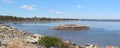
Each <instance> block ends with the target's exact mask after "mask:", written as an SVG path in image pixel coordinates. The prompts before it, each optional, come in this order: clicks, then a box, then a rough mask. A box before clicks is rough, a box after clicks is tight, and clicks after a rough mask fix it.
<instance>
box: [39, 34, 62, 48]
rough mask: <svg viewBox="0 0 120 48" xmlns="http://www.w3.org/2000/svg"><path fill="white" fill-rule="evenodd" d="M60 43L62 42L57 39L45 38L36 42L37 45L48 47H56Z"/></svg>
mask: <svg viewBox="0 0 120 48" xmlns="http://www.w3.org/2000/svg"><path fill="white" fill-rule="evenodd" d="M61 42H62V41H61V40H60V39H59V38H56V37H50V36H45V37H43V38H41V39H40V40H39V41H38V44H40V45H44V46H47V47H50V46H58V45H59V44H60V43H61Z"/></svg>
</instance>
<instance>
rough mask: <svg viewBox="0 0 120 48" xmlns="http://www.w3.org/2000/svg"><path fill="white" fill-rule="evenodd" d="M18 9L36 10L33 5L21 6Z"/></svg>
mask: <svg viewBox="0 0 120 48" xmlns="http://www.w3.org/2000/svg"><path fill="white" fill-rule="evenodd" d="M20 8H22V9H26V10H36V8H35V6H34V5H22V6H21V7H20Z"/></svg>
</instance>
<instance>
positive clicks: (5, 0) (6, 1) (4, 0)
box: [3, 0, 12, 3]
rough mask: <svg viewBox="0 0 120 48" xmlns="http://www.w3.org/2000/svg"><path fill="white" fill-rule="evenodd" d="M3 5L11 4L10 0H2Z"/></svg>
mask: <svg viewBox="0 0 120 48" xmlns="http://www.w3.org/2000/svg"><path fill="white" fill-rule="evenodd" d="M3 2H4V3H12V0H3Z"/></svg>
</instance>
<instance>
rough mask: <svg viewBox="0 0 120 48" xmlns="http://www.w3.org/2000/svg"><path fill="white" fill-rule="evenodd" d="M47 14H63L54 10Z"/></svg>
mask: <svg viewBox="0 0 120 48" xmlns="http://www.w3.org/2000/svg"><path fill="white" fill-rule="evenodd" d="M49 12H50V13H54V14H63V12H61V11H56V10H53V9H51V10H49Z"/></svg>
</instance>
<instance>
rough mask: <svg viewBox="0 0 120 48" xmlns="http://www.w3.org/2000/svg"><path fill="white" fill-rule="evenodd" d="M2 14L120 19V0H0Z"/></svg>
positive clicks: (0, 13) (0, 12)
mask: <svg viewBox="0 0 120 48" xmlns="http://www.w3.org/2000/svg"><path fill="white" fill-rule="evenodd" d="M0 15H13V16H19V17H34V16H37V17H51V18H84V19H88V18H98V19H120V0H0Z"/></svg>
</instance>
